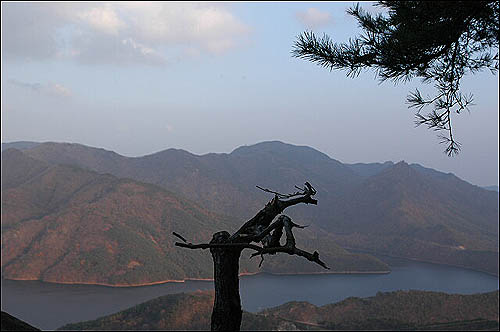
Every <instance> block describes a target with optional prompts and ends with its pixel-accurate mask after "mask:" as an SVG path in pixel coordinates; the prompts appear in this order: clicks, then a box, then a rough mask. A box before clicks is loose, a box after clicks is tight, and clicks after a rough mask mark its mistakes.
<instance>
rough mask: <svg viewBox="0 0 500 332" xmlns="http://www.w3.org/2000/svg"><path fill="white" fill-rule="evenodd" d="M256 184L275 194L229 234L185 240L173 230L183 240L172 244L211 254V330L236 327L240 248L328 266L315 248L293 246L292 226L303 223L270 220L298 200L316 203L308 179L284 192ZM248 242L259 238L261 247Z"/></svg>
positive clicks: (238, 325)
mask: <svg viewBox="0 0 500 332" xmlns="http://www.w3.org/2000/svg"><path fill="white" fill-rule="evenodd" d="M258 188H259V189H262V190H264V191H266V192H269V193H273V194H275V196H274V198H273V199H272V200H271V201H270V202H269V203H267V204H266V206H265V207H264V208H263V209H262V210H260V211H259V212H258V213H257V214H256V215H255V216H254V217H253V218H252V219H250V220H249V221H247V222H246V223H244V224H243V226H241V227H240V229H239V230H238V231H236V232H235V233H234V234H233V235H230V234H229V233H228V232H226V231H221V232H217V233H215V234H214V235H213V238H212V240H211V241H210V243H201V244H193V243H188V242H187V241H186V239H185V238H184V237H182V236H181V235H179V234H177V233H175V232H174V233H173V234H174V235H175V236H177V237H178V238H180V239H181V240H182V241H183V242H176V243H175V245H176V246H179V247H183V248H189V249H210V253H211V254H212V259H213V261H214V284H215V301H214V307H213V312H212V321H211V330H212V331H239V330H240V326H241V317H242V311H241V301H240V285H239V276H238V272H239V260H240V255H241V251H242V250H243V249H245V248H248V249H252V250H255V253H253V254H252V256H251V257H254V256H257V255H260V256H261V259H262V260H261V262H260V264H262V262H263V260H264V255H265V254H270V255H274V254H276V253H279V252H283V253H287V254H289V255H298V256H302V257H304V258H306V259H308V260H310V261H311V262H314V263H316V264H319V265H321V266H322V267H324V268H325V269H328V267H327V266H326V265H325V263H323V262H322V261H321V260H320V259H319V254H318V252H317V251H315V252H314V253H312V254H311V253H309V252H307V251H304V250H301V249H299V248H296V247H295V238H294V236H293V232H292V229H293V228H294V227H296V228H304V227H305V226H299V225H297V224H295V223H293V222H292V220H291V219H290V218H289V217H287V216H285V215H281V216H280V217H279V218H278V219H277V220H276V221H274V222H273V220H274V218H275V217H276V216H277V215H278V214H280V213H281V212H283V210H284V209H286V208H287V207H289V206H292V205H295V204H299V203H305V204H315V205H316V204H317V201H316V200H315V199H313V198H312V197H311V196H314V195H315V194H316V190H315V189H314V188H313V187H312V186H311V185H310V184H309V183H308V182H306V183H305V186H304V188H303V189H301V188H298V187H296V188H297V189H299V191H298V192H295V193H293V194H288V195H284V194H280V193H278V192H275V191H271V190H268V189H263V188H261V187H258ZM283 230H284V231H285V236H286V243H285V244H284V245H281V244H280V239H281V237H282V236H283ZM251 242H256V243H258V242H260V243H262V247H261V246H258V245H255V244H252V243H251ZM260 264H259V267H260Z"/></svg>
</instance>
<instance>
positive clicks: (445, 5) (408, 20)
mask: <svg viewBox="0 0 500 332" xmlns="http://www.w3.org/2000/svg"><path fill="white" fill-rule="evenodd" d="M499 4H500V2H499V1H379V2H378V4H377V5H378V6H381V7H385V8H386V9H387V16H385V15H384V14H382V13H379V14H377V15H372V14H370V13H367V12H365V11H364V10H363V9H362V8H360V6H359V4H357V5H355V6H354V7H351V8H350V9H348V10H347V13H348V14H349V15H352V16H354V17H355V18H356V19H357V21H358V23H359V26H360V27H361V28H362V29H363V32H364V33H363V34H362V35H361V36H358V37H356V38H355V39H350V40H349V42H348V43H334V42H333V41H332V40H331V38H330V37H329V36H328V35H326V34H324V35H323V37H322V38H318V37H316V35H315V34H314V33H313V32H308V31H306V32H304V33H302V34H301V35H299V36H298V37H297V40H296V42H295V45H294V48H293V50H292V55H293V56H294V57H298V58H303V59H306V60H309V61H312V62H316V63H317V64H319V65H320V66H323V67H326V68H328V69H330V71H331V70H333V69H344V70H346V71H347V76H348V77H349V76H350V77H356V76H357V75H358V74H359V73H360V71H361V70H362V69H364V68H374V69H375V71H376V74H377V76H378V77H379V78H380V80H381V81H385V80H387V79H389V80H393V81H394V82H399V81H408V80H410V79H412V78H415V77H419V78H421V79H422V81H423V82H425V83H431V82H433V83H434V86H435V89H436V91H437V93H436V95H435V96H432V97H426V98H424V97H423V96H422V94H421V93H420V91H419V90H418V89H417V90H416V91H415V92H413V93H410V94H409V95H408V97H407V103H408V104H409V107H410V108H416V109H417V112H416V121H415V123H416V125H417V126H419V125H422V124H424V125H426V126H428V127H429V128H432V129H434V130H437V131H444V132H445V135H439V136H438V137H439V138H440V139H441V143H446V144H447V147H446V150H445V153H446V154H448V155H449V156H451V155H453V154H456V153H458V152H459V150H460V143H459V142H457V141H456V140H455V138H454V136H453V132H452V126H451V116H452V113H457V114H459V113H460V112H462V111H463V110H469V109H468V106H469V105H471V103H472V101H473V98H472V94H463V93H462V92H461V91H460V81H461V79H462V78H463V76H464V75H466V74H468V73H475V72H478V71H480V70H482V69H484V68H487V69H490V70H491V72H492V73H494V74H496V72H497V71H498V42H499ZM426 106H429V107H430V108H431V110H430V112H428V113H427V114H422V113H421V111H422V109H423V108H425V107H426Z"/></svg>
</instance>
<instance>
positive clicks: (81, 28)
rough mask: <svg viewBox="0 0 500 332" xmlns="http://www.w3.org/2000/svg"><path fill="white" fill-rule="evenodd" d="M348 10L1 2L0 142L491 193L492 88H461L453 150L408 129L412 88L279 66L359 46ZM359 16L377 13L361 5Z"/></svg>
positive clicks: (482, 83)
mask: <svg viewBox="0 0 500 332" xmlns="http://www.w3.org/2000/svg"><path fill="white" fill-rule="evenodd" d="M352 4H354V2H320V3H314V2H292V3H268V2H261V3H243V2H234V3H231V2H229V3H206V2H203V3H188V2H182V3H167V2H160V3H147V2H146V3H144V2H141V3H138V2H137V3H136V2H128V3H117V2H114V3H106V2H92V3H81V2H77V3H44V2H42V3H37V2H35V3H31V2H24V3H23V2H20V3H17V2H7V3H5V2H2V75H1V77H2V82H1V83H2V142H14V141H36V142H43V141H55V142H70V143H79V144H83V145H88V146H93V147H99V148H104V149H107V150H111V151H115V152H116V153H119V154H121V155H124V156H140V155H147V154H151V153H155V152H158V151H162V150H165V149H168V148H178V149H183V150H186V151H189V152H191V153H193V154H198V155H201V154H206V153H212V152H213V153H229V152H231V151H232V150H234V149H235V148H237V147H239V146H242V145H253V144H256V143H259V142H263V141H272V140H279V141H282V142H284V143H288V144H294V145H305V146H310V147H312V148H314V149H316V150H318V151H321V152H323V153H325V154H327V155H328V156H330V157H331V158H333V159H336V160H339V161H341V162H343V163H358V162H360V163H372V162H385V161H389V160H390V161H393V162H398V161H400V160H405V161H406V162H408V163H409V164H411V163H418V164H421V165H423V166H425V167H429V168H434V169H436V170H439V171H442V172H451V173H454V174H455V175H457V176H458V177H460V178H461V179H464V180H466V181H468V182H470V183H473V184H476V185H479V186H490V185H498V76H496V75H492V74H491V73H489V72H481V73H478V74H477V75H473V76H471V75H469V76H466V77H465V79H464V80H463V83H462V87H463V91H464V93H468V92H471V93H473V94H474V97H475V98H474V101H475V104H476V105H474V106H472V108H471V111H470V113H468V112H463V114H460V115H458V116H454V119H453V122H454V123H453V126H454V127H453V128H454V135H455V136H456V138H457V140H458V141H459V142H460V143H462V151H461V152H460V154H459V155H458V156H456V157H452V158H450V157H447V156H446V155H445V154H444V153H443V150H444V149H445V146H444V145H442V144H439V143H438V139H437V137H436V133H435V132H434V131H431V130H428V129H426V128H424V127H419V128H415V127H414V111H413V110H409V109H408V108H407V105H406V104H405V100H406V96H407V94H408V93H409V92H410V91H414V90H415V88H417V87H418V88H419V89H421V90H422V91H423V92H424V94H427V93H429V94H430V93H432V86H428V85H422V84H421V83H420V82H419V81H418V80H413V81H411V82H409V83H406V84H399V85H396V86H394V85H393V84H391V83H389V82H385V83H382V84H380V83H379V82H378V81H377V80H375V79H374V72H373V71H368V72H363V73H362V74H361V75H360V76H359V77H357V78H355V79H351V78H347V77H346V76H345V72H339V71H333V72H329V71H328V70H326V69H324V68H320V67H318V66H317V65H315V64H313V63H310V62H308V61H304V60H301V59H296V58H292V57H291V54H290V51H291V49H292V46H293V43H294V41H295V38H296V37H297V35H299V34H300V33H301V32H303V31H305V30H312V31H314V32H316V33H318V34H320V35H321V34H322V33H323V32H324V33H327V34H329V35H330V36H331V37H332V38H333V39H334V40H335V41H339V42H344V41H347V39H348V38H349V37H354V36H356V35H359V34H360V32H361V30H360V29H359V28H358V26H357V23H356V21H355V20H354V19H353V18H352V17H350V16H348V15H347V14H346V13H345V10H346V8H348V7H350V6H351V5H352ZM362 6H363V7H365V8H366V9H367V10H371V11H379V10H380V9H378V8H377V7H373V6H371V4H370V3H362Z"/></svg>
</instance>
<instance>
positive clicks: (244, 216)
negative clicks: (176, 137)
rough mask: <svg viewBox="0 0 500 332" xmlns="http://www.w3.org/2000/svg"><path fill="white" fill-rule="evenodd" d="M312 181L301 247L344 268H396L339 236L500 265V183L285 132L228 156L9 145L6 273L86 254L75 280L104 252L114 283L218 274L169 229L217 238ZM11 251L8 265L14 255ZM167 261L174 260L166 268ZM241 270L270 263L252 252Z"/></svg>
mask: <svg viewBox="0 0 500 332" xmlns="http://www.w3.org/2000/svg"><path fill="white" fill-rule="evenodd" d="M12 147H14V148H15V149H12ZM305 181H309V182H310V183H311V184H313V186H314V187H315V188H316V189H317V191H318V194H317V195H316V196H315V197H316V198H317V199H318V206H296V207H293V208H291V209H289V210H286V211H285V214H287V215H289V216H290V217H292V219H293V220H294V221H295V222H297V223H299V224H311V227H310V228H309V229H306V230H304V231H302V232H297V245H298V246H299V247H303V248H306V249H313V250H315V249H318V251H319V252H320V255H321V256H322V258H324V261H325V262H326V263H327V265H329V266H331V267H332V268H333V269H334V270H337V271H345V270H350V271H369V270H375V271H383V270H387V266H385V265H384V264H383V263H381V262H380V261H378V260H376V259H374V258H372V257H370V256H368V255H352V254H349V253H348V252H346V251H345V250H343V249H341V248H340V247H338V246H337V244H339V245H340V246H343V247H346V248H352V249H357V250H363V251H367V252H372V253H379V254H388V255H394V256H400V257H406V258H412V259H420V260H425V261H432V262H438V263H444V264H453V265H459V266H464V267H469V268H474V269H478V270H482V271H486V272H490V273H494V274H497V275H498V193H497V192H493V191H488V190H485V189H482V188H480V187H477V186H474V185H471V184H469V183H467V182H465V181H463V180H461V179H459V178H457V177H456V176H454V175H452V174H445V173H442V172H439V171H436V170H432V169H428V168H424V167H422V166H420V165H417V164H412V165H408V164H407V163H405V162H399V163H396V164H395V163H393V162H386V163H383V164H350V165H349V164H343V163H341V162H339V161H337V160H334V159H332V158H330V157H328V156H327V155H325V154H323V153H321V152H319V151H317V150H315V149H313V148H310V147H305V146H294V145H290V144H285V143H282V142H276V141H275V142H263V143H259V144H255V145H252V146H243V147H240V148H237V149H235V150H234V151H233V152H231V153H229V154H224V153H223V154H214V153H211V154H206V155H202V156H198V155H194V154H191V153H189V152H186V151H183V150H177V149H168V150H164V151H161V152H158V153H155V154H152V155H147V156H143V157H136V158H130V157H124V156H121V155H119V154H117V153H115V152H112V151H106V150H104V149H98V148H92V147H88V146H83V145H79V144H68V143H33V142H17V143H6V144H2V274H3V275H4V276H5V275H9V276H10V277H14V276H15V274H12V273H14V272H13V271H26V270H29V271H31V272H33V271H35V270H36V271H38V272H37V273H31V272H30V273H31V274H30V273H28V272H26V273H27V274H26V275H30V278H44V279H47V280H53V281H61V278H62V277H61V275H62V273H63V271H64V270H65V269H69V268H70V267H69V265H68V264H69V262H75V261H77V262H80V266H79V267H72V269H74V271H73V272H72V276H71V277H68V278H70V279H71V281H68V282H75V280H74V279H75V276H77V275H80V273H83V272H82V271H83V270H82V269H83V267H82V266H84V265H85V264H91V263H88V262H90V261H92V259H94V260H95V261H96V262H100V263H96V264H101V263H102V262H106V264H105V266H107V269H108V270H109V271H108V272H106V273H101V275H105V277H103V278H104V279H103V280H101V281H100V282H103V283H114V284H116V283H124V284H128V283H143V282H147V280H146V279H144V278H143V275H141V276H139V274H140V273H139V274H138V272H137V271H142V273H144V272H145V271H148V273H149V275H151V276H155V278H154V279H155V280H154V281H159V280H165V279H172V278H175V279H177V278H184V277H206V276H210V271H211V266H210V265H211V260H210V258H209V256H207V253H201V252H200V253H195V252H194V251H189V252H185V251H184V252H183V251H182V250H178V249H173V248H172V244H173V242H174V241H172V239H170V234H171V231H172V230H174V231H176V232H178V233H181V234H182V235H184V236H185V237H186V238H187V239H188V240H189V241H193V242H196V241H206V240H208V239H209V238H210V236H211V234H212V233H213V232H214V231H217V230H222V229H226V230H229V231H234V230H236V229H237V228H238V227H239V226H240V225H241V224H242V223H243V222H244V221H246V220H248V219H249V218H251V217H252V216H253V215H255V213H256V212H258V211H259V210H260V209H261V208H262V207H263V206H264V204H265V203H266V202H267V201H269V200H270V199H271V198H272V197H270V194H268V193H265V192H263V191H260V190H258V189H257V188H256V187H255V186H256V185H259V186H261V187H265V188H269V189H271V190H275V191H279V192H283V193H289V192H292V191H294V185H299V186H301V185H302V184H303V183H304V182H305ZM166 210H168V213H167V214H165V213H166V212H165V211H166ZM75 211H78V212H75ZM162 211H164V212H165V213H164V215H163V217H162ZM172 211H175V212H172ZM173 215H175V217H173ZM106 218H107V219H108V220H110V221H103V220H106ZM162 218H163V219H162ZM4 220H5V221H4ZM162 220H163V221H162ZM49 225H50V227H52V229H51V228H50V227H49ZM105 225H107V226H105ZM110 225H111V228H107V229H106V227H110ZM42 229H43V234H42V233H41V232H42ZM55 230H57V231H55ZM84 230H85V232H84ZM110 230H112V231H111V232H110ZM20 234H22V236H21V235H20ZM60 234H67V235H68V236H67V238H64V239H63V238H62V237H61V235H60ZM70 234H71V235H70ZM79 234H80V235H79ZM111 234H113V235H111ZM122 234H127V235H122ZM58 236H59V237H60V238H58ZM83 236H85V240H83V238H82V237H83ZM120 236H124V238H120ZM70 239H73V240H70ZM74 239H78V240H80V244H79V245H80V247H78V248H77V247H76V243H75V241H74ZM44 241H48V242H44ZM82 242H85V243H93V244H92V245H86V244H83V243H82ZM127 242H131V243H141V244H140V245H138V246H139V247H140V248H141V250H143V251H144V252H143V253H142V254H141V255H142V256H141V258H138V256H137V257H136V256H134V257H136V258H137V259H135V258H134V257H133V255H131V253H133V252H135V251H136V250H132V249H130V248H125V247H124V248H122V247H120V245H122V244H123V243H127ZM155 242H156V244H155ZM14 243H15V246H14ZM56 243H57V244H59V245H58V248H59V249H58V251H57V250H56V251H55V252H58V253H59V254H58V255H56V254H55V253H53V254H52V255H53V257H52V256H51V258H50V259H49V258H48V257H45V258H43V259H42V258H40V257H36V255H37V253H38V252H40V248H42V247H43V246H44V245H50V246H55V245H56ZM61 243H65V244H64V245H61ZM113 243H114V244H115V247H113ZM105 244H108V245H109V244H111V246H112V247H111V248H106V245H105ZM82 246H83V247H84V248H85V249H81V248H82ZM85 246H87V247H88V248H87V247H85ZM92 246H93V247H92ZM14 247H15V248H22V249H14ZM97 248H100V249H97ZM105 248H106V249H105ZM16 250H17V251H16ZM89 250H90V251H91V250H100V252H98V251H96V252H95V253H93V254H92V255H90V256H89V257H93V258H92V259H91V258H89V257H87V256H85V255H88V254H83V253H88V252H89ZM172 250H175V254H172V253H173V251H172ZM118 253H120V254H118ZM154 253H155V254H156V255H157V257H156V258H151V256H154V255H155V254H154ZM4 255H5V257H6V258H8V261H9V263H6V264H4V261H5V259H4ZM82 255H83V256H85V257H87V258H85V257H83V256H82ZM162 255H163V256H162ZM199 255H205V256H199ZM56 256H57V257H56ZM96 257H97V258H96ZM147 257H150V258H149V259H150V260H152V261H148V260H147ZM296 258H297V257H288V256H287V257H285V256H280V255H277V256H276V257H272V260H271V259H270V260H269V261H268V259H266V261H265V263H264V266H265V268H266V269H268V271H271V272H278V271H281V272H312V271H318V270H317V269H316V267H314V266H313V265H312V264H310V263H309V264H308V262H307V261H305V262H304V260H300V259H296ZM327 258H328V259H327ZM156 259H157V260H156ZM329 259H331V260H332V261H331V263H330V264H329ZM82 261H83V263H82ZM243 261H246V260H245V259H243V260H242V262H243ZM63 262H68V264H63ZM85 262H87V263H85ZM146 262H148V263H147V265H148V267H147V268H146ZM162 262H163V264H164V263H165V262H169V263H168V266H170V267H171V268H164V269H163V271H160V270H158V268H156V270H155V268H154V266H159V265H161V264H162ZM202 262H205V263H202ZM61 264H62V265H61ZM124 264H125V265H124ZM244 264H248V263H244ZM252 264H253V265H252ZM266 264H267V267H266ZM58 265H60V270H59V272H56V270H57V268H56V266H58ZM164 265H165V264H164ZM23 266H24V267H25V268H24V270H23ZM123 266H126V267H127V268H123ZM128 266H130V267H128ZM42 267H44V268H45V270H43V271H45V272H43V271H42ZM242 268H243V270H244V271H258V270H257V269H256V266H255V263H254V262H252V263H251V264H250V265H243V267H242ZM78 269H80V270H78ZM51 270H52V272H50V271H51ZM86 270H88V271H90V270H92V269H91V265H89V266H87V267H86ZM167 270H170V272H169V271H167ZM117 271H119V273H118V274H117ZM133 271H136V272H133ZM172 271H175V272H172ZM18 273H19V275H17V276H16V277H17V278H22V276H21V274H22V273H21V272H18ZM94 274H95V275H94V276H92V277H91V276H90V275H88V274H87V275H86V274H84V273H83V274H81V275H83V276H85V277H82V278H83V279H88V280H89V282H90V281H96V280H97V279H96V278H97V274H98V273H94ZM117 275H119V276H122V277H117ZM146 275H147V274H146ZM49 276H58V277H56V278H55V277H49ZM51 278H52V279H51ZM54 278H55V279H54ZM81 281H82V280H79V282H81Z"/></svg>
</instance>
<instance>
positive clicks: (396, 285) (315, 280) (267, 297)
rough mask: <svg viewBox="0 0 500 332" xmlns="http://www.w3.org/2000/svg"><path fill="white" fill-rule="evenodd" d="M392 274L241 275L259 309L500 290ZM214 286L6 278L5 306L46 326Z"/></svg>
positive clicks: (483, 282) (484, 280) (466, 281)
mask: <svg viewBox="0 0 500 332" xmlns="http://www.w3.org/2000/svg"><path fill="white" fill-rule="evenodd" d="M384 260H385V261H386V262H388V263H389V264H390V265H391V269H392V272H391V273H390V274H351V275H341V274H317V275H270V274H258V275H253V276H244V277H241V278H240V294H241V302H242V306H243V309H244V310H247V311H251V312H257V311H259V310H262V309H265V308H269V307H274V306H277V305H280V304H283V303H286V302H289V301H294V300H296V301H308V302H310V303H313V304H315V305H324V304H328V303H333V302H338V301H341V300H343V299H345V298H347V297H350V296H356V297H368V296H374V295H375V294H376V293H377V292H387V291H396V290H409V289H416V290H430V291H439V292H446V293H458V294H473V293H482V292H489V291H493V290H497V289H498V277H496V276H492V275H489V274H485V273H481V272H476V271H472V270H466V269H461V268H456V267H450V266H443V265H436V264H429V263H421V262H413V261H407V260H398V259H390V260H389V261H388V259H386V258H384ZM208 289H213V282H212V281H186V282H184V283H167V284H161V285H153V286H144V287H128V288H114V287H106V286H92V285H60V284H50V283H43V282H39V281H13V280H3V279H2V310H3V311H6V312H8V313H10V314H11V315H14V316H16V317H18V318H19V319H22V320H24V321H26V322H28V323H30V324H32V325H33V326H36V327H38V328H41V329H44V330H54V329H56V328H58V327H60V326H62V325H64V324H66V323H73V322H79V321H84V320H90V319H96V318H98V317H101V316H104V315H108V314H111V313H114V312H117V311H120V310H124V309H127V308H129V307H131V306H133V305H135V304H139V303H142V302H145V301H147V300H150V299H153V298H156V297H158V296H162V295H166V294H172V293H181V292H192V291H196V290H208Z"/></svg>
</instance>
